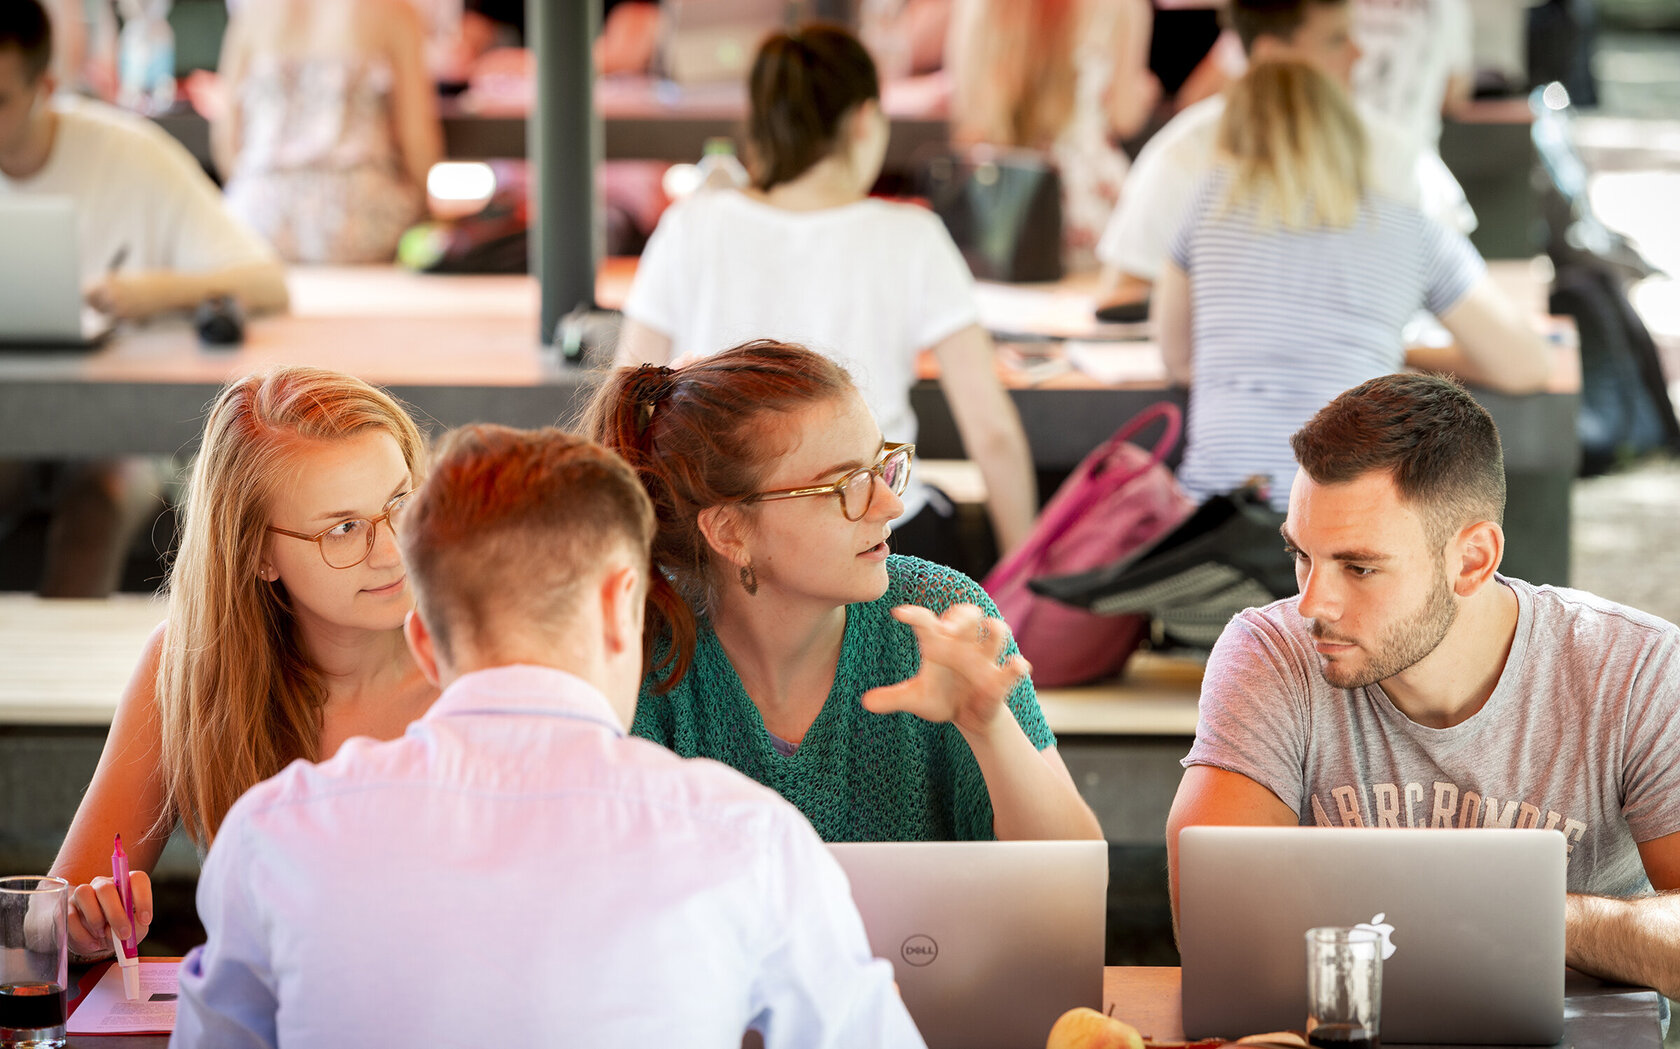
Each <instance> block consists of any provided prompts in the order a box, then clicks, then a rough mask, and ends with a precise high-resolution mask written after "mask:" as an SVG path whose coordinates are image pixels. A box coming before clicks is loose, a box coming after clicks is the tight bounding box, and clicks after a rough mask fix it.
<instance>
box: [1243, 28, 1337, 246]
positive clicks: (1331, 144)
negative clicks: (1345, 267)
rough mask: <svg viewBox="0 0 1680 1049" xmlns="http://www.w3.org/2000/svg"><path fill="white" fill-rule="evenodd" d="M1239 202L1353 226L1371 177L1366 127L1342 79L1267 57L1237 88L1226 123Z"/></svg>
mask: <svg viewBox="0 0 1680 1049" xmlns="http://www.w3.org/2000/svg"><path fill="white" fill-rule="evenodd" d="M1218 142H1219V154H1220V159H1221V160H1223V161H1224V162H1225V163H1227V164H1229V165H1230V166H1231V171H1232V179H1231V184H1230V188H1229V190H1228V192H1227V194H1226V203H1227V204H1228V205H1229V206H1231V207H1253V208H1254V209H1255V210H1256V212H1257V214H1258V215H1259V217H1260V220H1261V221H1262V222H1278V223H1281V224H1283V225H1285V226H1290V227H1295V228H1305V227H1312V226H1344V227H1345V226H1351V225H1353V223H1354V220H1355V219H1356V218H1357V217H1358V214H1359V204H1360V201H1361V199H1362V198H1363V197H1364V194H1365V189H1366V186H1367V185H1368V183H1369V176H1368V174H1367V159H1366V152H1367V148H1366V141H1365V126H1364V124H1363V123H1361V122H1360V119H1359V114H1358V113H1357V112H1356V111H1355V110H1354V108H1353V103H1351V102H1350V101H1348V97H1347V94H1346V93H1345V92H1343V91H1342V89H1341V88H1340V87H1338V86H1336V83H1335V81H1333V80H1331V79H1330V78H1329V77H1328V76H1326V75H1324V74H1323V73H1322V72H1320V71H1319V70H1317V69H1315V68H1314V67H1312V66H1310V65H1307V64H1306V63H1305V62H1298V61H1282V60H1273V61H1264V62H1256V63H1255V64H1254V65H1253V66H1251V67H1250V68H1249V70H1248V72H1247V73H1246V74H1244V75H1243V77H1242V79H1240V80H1238V81H1237V82H1236V83H1235V84H1233V85H1232V86H1231V89H1230V92H1229V94H1228V97H1227V100H1226V103H1225V113H1224V115H1223V116H1222V117H1221V118H1220V121H1219V139H1218Z"/></svg>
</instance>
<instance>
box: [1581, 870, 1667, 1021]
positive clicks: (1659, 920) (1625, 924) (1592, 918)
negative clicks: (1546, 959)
mask: <svg viewBox="0 0 1680 1049" xmlns="http://www.w3.org/2000/svg"><path fill="white" fill-rule="evenodd" d="M1564 933H1565V945H1566V951H1565V961H1566V962H1567V963H1568V965H1569V967H1570V968H1572V969H1579V970H1580V971H1581V972H1584V973H1590V974H1591V975H1593V976H1599V977H1603V978H1606V979H1612V980H1620V981H1622V982H1624V983H1632V984H1638V985H1640V986H1642V987H1654V988H1656V989H1657V990H1658V991H1660V992H1661V993H1662V994H1664V995H1666V996H1667V997H1669V998H1680V892H1665V893H1658V894H1657V895H1654V896H1641V897H1637V898H1635V899H1630V900H1623V899H1615V898H1612V897H1607V896H1581V895H1575V894H1571V895H1570V896H1569V897H1568V901H1567V904H1566V907H1565V910H1564Z"/></svg>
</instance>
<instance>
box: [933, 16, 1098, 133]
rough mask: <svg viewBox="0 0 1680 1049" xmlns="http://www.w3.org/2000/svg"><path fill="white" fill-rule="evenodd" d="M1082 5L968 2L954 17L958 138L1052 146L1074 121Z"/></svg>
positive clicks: (951, 51) (951, 46) (949, 54)
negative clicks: (1076, 52)
mask: <svg viewBox="0 0 1680 1049" xmlns="http://www.w3.org/2000/svg"><path fill="white" fill-rule="evenodd" d="M1078 23H1079V0H963V2H959V3H958V4H957V5H956V8H955V10H954V11H953V12H952V16H951V30H950V36H949V38H948V39H949V43H948V45H947V47H946V51H945V56H946V63H945V64H946V67H947V68H948V69H949V70H950V71H951V139H952V141H954V142H956V143H957V144H959V145H974V144H977V143H987V144H990V145H997V146H1018V147H1022V148H1026V149H1048V148H1050V146H1051V145H1052V144H1054V143H1055V141H1056V139H1057V137H1058V136H1060V135H1061V133H1062V131H1063V129H1065V128H1066V127H1067V126H1068V123H1069V122H1070V121H1071V120H1072V119H1073V109H1074V104H1075V102H1076V98H1075V95H1076V91H1077V88H1078V77H1079V73H1078V68H1077V65H1076V63H1075V62H1074V47H1075V45H1076V44H1077V35H1076V34H1077V31H1078Z"/></svg>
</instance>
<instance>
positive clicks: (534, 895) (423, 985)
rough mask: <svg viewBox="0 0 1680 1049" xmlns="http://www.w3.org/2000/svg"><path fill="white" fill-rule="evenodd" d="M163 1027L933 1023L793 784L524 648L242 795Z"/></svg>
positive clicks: (644, 1036) (470, 1028)
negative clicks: (708, 757)
mask: <svg viewBox="0 0 1680 1049" xmlns="http://www.w3.org/2000/svg"><path fill="white" fill-rule="evenodd" d="M198 910H199V915H200V917H201V918H202V919H203V922H204V927H205V930H206V932H207V933H208V934H209V942H208V943H206V944H205V945H204V946H203V947H200V948H197V949H195V950H194V951H193V952H192V953H191V954H190V955H189V956H188V957H187V960H186V962H185V963H184V964H183V966H182V969H181V999H180V1008H179V1017H178V1020H177V1026H176V1030H175V1036H174V1038H173V1039H172V1040H171V1045H181V1046H198V1045H205V1046H218V1047H221V1046H259V1045H260V1046H312V1047H315V1046H328V1045H367V1046H372V1045H391V1046H422V1045H424V1046H446V1045H461V1046H467V1045H473V1046H482V1045H508V1046H515V1045H517V1046H536V1045H562V1044H563V1045H567V1046H573V1045H579V1046H582V1045H600V1046H666V1045H672V1046H675V1045H681V1046H685V1047H688V1046H694V1047H705V1046H716V1047H718V1049H736V1047H737V1046H739V1045H740V1044H741V1036H742V1033H743V1031H744V1030H746V1029H747V1028H749V1027H752V1028H757V1029H758V1030H760V1031H762V1032H763V1034H764V1036H765V1042H766V1044H767V1046H769V1047H771V1049H774V1047H777V1046H831V1045H832V1046H863V1045H868V1046H898V1045H904V1046H920V1045H921V1044H922V1040H921V1038H920V1036H919V1035H918V1034H917V1032H916V1030H915V1027H914V1026H913V1025H912V1023H911V1021H910V1018H909V1016H908V1014H907V1013H906V1012H905V1011H904V1006H903V1004H902V1002H900V1001H899V999H898V996H897V995H896V994H895V993H894V991H893V989H892V985H891V981H892V970H891V966H890V965H889V964H888V963H887V962H884V961H881V960H879V959H876V958H873V957H871V956H870V953H869V947H868V943H867V941H866V940H865V937H864V931H863V925H862V922H861V921H860V920H859V918H858V914H857V910H856V908H855V907H854V906H853V904H852V901H851V897H850V892H849V889H848V887H847V884H846V880H845V876H844V875H843V874H842V873H841V871H840V868H839V867H838V865H837V864H836V863H835V862H834V860H833V858H832V857H831V856H830V855H829V853H828V851H827V849H825V848H824V847H823V845H822V843H821V841H819V840H818V838H817V835H816V833H815V832H814V831H813V830H812V829H811V827H810V825H809V824H808V823H806V822H805V820H804V818H803V817H802V816H800V814H799V813H798V811H797V810H795V809H794V808H793V807H792V806H791V805H789V804H787V803H786V802H785V801H783V800H782V799H781V798H779V797H777V796H776V795H775V794H774V793H772V792H771V791H769V790H767V789H765V788H763V787H761V786H759V785H758V784H755V783H753V782H751V781H750V780H748V779H747V778H746V777H744V776H742V775H740V774H739V773H736V772H735V771H733V770H732V769H728V768H726V767H724V766H723V765H719V764H716V763H714V762H710V761H704V760H682V759H680V758H677V757H676V756H675V755H673V754H671V753H669V752H668V751H666V750H664V749H662V748H660V747H658V746H656V745H654V744H651V743H648V742H645V741H643V740H639V739H631V738H626V736H625V734H624V731H623V728H622V726H621V725H620V724H619V722H618V720H617V717H616V716H615V715H614V713H613V710H612V708H611V707H610V706H609V705H608V703H607V700H606V699H605V697H603V696H602V695H601V694H600V693H599V692H597V691H596V690H595V689H594V688H592V687H591V686H590V685H588V684H587V683H586V682H584V681H582V680H580V679H578V678H576V677H573V676H572V675H570V674H566V673H563V672H561V671H558V670H552V669H547V668H542V667H534V666H514V667H501V668H498V669H494V670H487V671H480V672H477V673H473V674H468V675H466V676H464V677H462V678H461V679H459V680H458V681H456V682H455V683H454V684H452V685H451V686H450V687H449V688H448V689H447V690H446V691H445V692H444V693H443V695H441V696H440V697H438V700H437V702H436V703H435V704H433V706H432V708H431V710H430V711H428V712H427V714H426V715H425V717H423V718H421V719H420V720H419V721H416V722H415V723H414V724H412V725H410V726H409V728H408V732H407V734H405V735H404V736H403V737H402V738H401V739H397V740H392V741H389V742H376V741H374V740H370V739H353V740H350V741H349V742H347V743H345V744H344V746H343V747H342V748H341V749H340V750H339V752H338V754H337V755H335V756H334V757H333V758H332V759H331V760H330V761H327V762H324V763H322V764H319V765H311V764H308V763H306V762H303V761H298V762H294V763H293V764H292V765H291V766H290V767H289V768H287V769H285V770H284V771H283V772H281V773H280V774H279V775H278V776H275V777H274V778H272V779H270V780H267V781H266V782H264V783H261V784H259V785H258V786H256V787H254V788H253V789H252V790H251V791H249V792H248V793H247V794H246V795H245V796H244V797H243V798H241V799H240V800H239V802H238V803H237V804H236V805H235V806H234V807H233V809H232V810H231V811H230V812H229V813H228V816H227V819H226V820H225V821H224V823H223V824H222V827H221V830H220V833H219V834H218V835H217V837H216V840H215V844H214V846H213V847H212V848H211V849H210V853H209V856H208V858H207V859H206V861H205V865H204V871H203V874H202V876H201V877H200V879H199V886H198Z"/></svg>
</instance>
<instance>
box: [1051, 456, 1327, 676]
mask: <svg viewBox="0 0 1680 1049" xmlns="http://www.w3.org/2000/svg"><path fill="white" fill-rule="evenodd" d="M1283 516H1284V515H1283V514H1281V513H1279V512H1278V511H1276V510H1273V509H1272V508H1271V507H1270V506H1269V505H1268V504H1267V503H1266V500H1265V499H1264V498H1263V497H1262V496H1261V494H1260V489H1259V487H1258V486H1256V485H1254V484H1248V485H1244V486H1243V487H1241V488H1239V489H1237V490H1236V491H1234V492H1228V493H1225V494H1223V495H1216V496H1213V497H1212V498H1210V499H1208V500H1207V501H1206V502H1204V503H1202V505H1201V506H1199V507H1197V508H1196V512H1195V513H1193V514H1191V515H1190V517H1189V518H1188V519H1187V520H1186V521H1185V522H1184V523H1183V524H1181V525H1179V526H1178V527H1177V528H1175V529H1173V530H1172V531H1171V532H1169V533H1167V534H1166V535H1165V536H1163V537H1161V538H1160V539H1159V540H1157V541H1156V542H1154V543H1152V544H1150V545H1149V546H1147V547H1145V548H1144V549H1142V550H1139V551H1138V552H1137V553H1135V554H1133V555H1132V556H1131V557H1128V558H1125V559H1123V560H1120V561H1116V562H1114V563H1113V564H1110V565H1104V566H1103V567H1101V568H1094V569H1091V570H1090V571H1088V572H1080V573H1077V574H1075V575H1065V576H1044V577H1040V578H1038V579H1034V580H1032V582H1031V583H1030V584H1029V585H1030V586H1031V587H1032V590H1033V592H1034V593H1036V594H1040V595H1043V596H1044V597H1049V598H1053V599H1055V600H1057V601H1060V602H1062V603H1064V604H1068V605H1072V606H1074V607H1075V608H1084V609H1088V610H1089V611H1092V612H1095V613H1097V614H1099V615H1127V614H1132V613H1141V614H1144V615H1148V616H1150V617H1151V618H1152V619H1154V620H1155V623H1156V625H1157V627H1158V628H1159V632H1160V635H1161V637H1160V640H1163V641H1165V642H1167V643H1169V644H1175V645H1182V646H1187V647H1190V648H1200V649H1210V648H1212V647H1213V643H1214V642H1215V641H1217V640H1218V639H1219V634H1220V632H1221V631H1222V630H1224V629H1225V624H1226V623H1227V622H1229V621H1230V619H1231V617H1232V616H1233V615H1235V614H1237V613H1238V612H1241V611H1242V610H1243V609H1245V608H1252V607H1255V606H1257V605H1266V604H1270V603H1271V602H1273V601H1275V600H1277V599H1278V598H1280V597H1288V596H1289V595H1291V594H1293V593H1295V567H1294V565H1293V564H1291V563H1290V560H1289V558H1288V557H1287V556H1285V554H1284V552H1283V539H1282V537H1281V536H1280V535H1279V534H1278V527H1279V526H1280V525H1282V524H1283Z"/></svg>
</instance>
